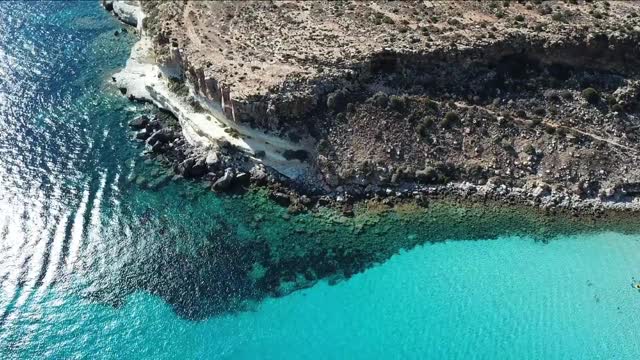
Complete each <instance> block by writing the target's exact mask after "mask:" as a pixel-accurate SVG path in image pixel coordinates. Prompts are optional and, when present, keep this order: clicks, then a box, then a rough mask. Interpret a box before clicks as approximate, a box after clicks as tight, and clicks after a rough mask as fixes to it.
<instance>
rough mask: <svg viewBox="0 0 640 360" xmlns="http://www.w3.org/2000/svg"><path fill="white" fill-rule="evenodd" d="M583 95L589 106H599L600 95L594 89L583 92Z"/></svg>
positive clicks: (590, 88) (589, 88)
mask: <svg viewBox="0 0 640 360" xmlns="http://www.w3.org/2000/svg"><path fill="white" fill-rule="evenodd" d="M581 95H582V97H583V98H584V99H585V100H587V102H588V103H589V104H597V103H598V102H599V101H600V93H599V92H598V90H596V89H594V88H592V87H588V88H586V89H584V90H582V93H581Z"/></svg>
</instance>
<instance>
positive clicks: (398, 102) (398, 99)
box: [389, 95, 407, 112]
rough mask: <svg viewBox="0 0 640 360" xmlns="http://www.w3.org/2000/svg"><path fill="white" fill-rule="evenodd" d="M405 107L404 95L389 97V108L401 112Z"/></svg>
mask: <svg viewBox="0 0 640 360" xmlns="http://www.w3.org/2000/svg"><path fill="white" fill-rule="evenodd" d="M406 106H407V97H406V96H404V95H400V96H399V95H391V96H389V107H390V108H392V109H393V110H396V111H400V112H401V111H403V110H404V108H405V107H406Z"/></svg>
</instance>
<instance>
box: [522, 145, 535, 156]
mask: <svg viewBox="0 0 640 360" xmlns="http://www.w3.org/2000/svg"><path fill="white" fill-rule="evenodd" d="M523 150H524V153H525V154H527V155H533V154H535V153H536V148H534V147H533V145H531V144H527V145H525V147H524V149H523Z"/></svg>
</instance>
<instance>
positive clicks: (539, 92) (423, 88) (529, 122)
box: [103, 1, 640, 217]
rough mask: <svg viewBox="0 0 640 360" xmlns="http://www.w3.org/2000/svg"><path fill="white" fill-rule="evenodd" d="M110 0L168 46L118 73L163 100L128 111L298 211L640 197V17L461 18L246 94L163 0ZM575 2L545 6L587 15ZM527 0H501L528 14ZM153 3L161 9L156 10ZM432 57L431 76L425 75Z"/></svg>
mask: <svg viewBox="0 0 640 360" xmlns="http://www.w3.org/2000/svg"><path fill="white" fill-rule="evenodd" d="M505 3H507V2H505ZM531 3H532V4H534V3H536V2H531ZM545 3H550V2H546V1H544V2H540V4H535V6H536V8H535V9H534V8H533V5H531V4H529V5H531V7H532V9H533V10H531V9H529V10H531V11H537V10H538V9H544V8H543V6H544V5H545ZM103 4H104V5H105V8H106V9H108V10H112V11H114V13H115V14H116V15H117V17H118V18H119V19H121V20H123V21H124V22H126V23H128V24H130V25H133V26H137V27H138V29H139V31H140V32H141V36H142V40H141V42H147V46H148V47H147V48H145V49H144V51H148V52H154V53H155V57H153V59H152V60H150V61H153V62H156V64H155V65H157V68H153V69H152V71H154V72H151V74H148V76H147V77H146V78H144V79H143V80H141V79H140V78H141V76H140V73H136V72H135V71H134V72H130V73H129V74H134V75H135V76H131V75H129V76H127V69H125V70H124V71H123V73H124V75H123V74H122V73H121V74H116V75H114V81H115V83H116V85H117V86H118V87H119V88H120V89H121V92H122V93H123V95H125V96H128V97H129V98H130V99H131V100H132V101H150V102H152V103H154V104H156V105H158V106H159V107H160V108H161V109H163V111H164V113H161V114H160V115H156V114H148V115H143V116H140V117H138V118H136V119H133V120H132V121H131V122H130V124H129V126H130V127H131V129H132V130H134V131H135V138H136V139H138V140H139V141H144V143H145V152H146V154H147V155H148V156H149V157H150V158H153V159H156V160H157V161H159V162H160V163H162V164H164V165H165V166H167V167H169V168H171V169H173V171H174V173H175V176H174V178H175V179H177V178H188V179H198V180H199V181H202V182H203V184H206V185H207V186H208V187H210V188H211V190H212V191H216V192H237V191H246V190H248V189H250V188H253V187H260V188H265V189H267V190H268V192H269V197H270V198H271V199H272V200H273V201H275V202H276V203H278V204H280V205H282V206H285V207H287V208H288V210H289V212H290V213H300V212H306V211H317V210H318V209H321V208H323V207H333V208H337V209H340V211H341V212H342V214H343V215H345V216H354V208H355V207H357V206H358V204H361V203H363V202H364V203H366V202H370V201H371V202H376V203H378V202H379V203H382V204H384V205H385V206H389V207H393V206H395V205H396V204H403V203H408V202H410V203H415V204H417V205H419V206H422V207H428V206H429V203H430V202H432V201H439V200H443V199H447V200H453V201H463V202H471V203H486V204H493V205H495V204H505V205H514V206H527V207H533V208H539V209H540V210H541V211H542V212H543V213H547V214H548V213H556V212H562V213H570V214H575V215H587V216H594V217H602V216H607V214H610V213H634V212H637V211H638V210H640V201H639V200H640V198H638V197H637V196H638V195H640V170H638V169H640V166H638V165H640V158H639V157H638V155H639V154H640V150H639V149H638V147H637V145H638V141H637V140H636V139H637V138H636V134H635V132H636V130H639V129H640V126H638V125H636V124H640V121H639V120H638V118H637V117H636V115H637V108H636V105H637V104H636V103H637V101H638V94H640V86H639V85H638V84H639V82H638V80H636V78H637V75H636V72H635V71H636V70H635V69H633V66H632V65H633V63H632V62H629V61H626V60H624V59H626V58H628V57H629V56H633V54H635V52H637V49H636V50H634V49H635V48H637V46H635V45H634V44H637V39H639V38H640V37H639V36H638V32H637V29H636V28H635V27H634V26H636V25H635V24H636V23H635V22H633V23H631V24H632V25H629V26H631V27H632V30H629V31H628V32H624V33H620V32H608V30H606V29H604V30H603V31H602V32H601V33H599V34H595V35H594V34H593V33H592V32H590V31H589V30H588V29H586V30H585V29H583V28H581V27H579V26H578V25H579V24H580V22H579V21H576V22H577V23H578V25H575V26H574V25H567V23H564V22H563V26H564V29H565V31H564V33H561V34H560V35H558V34H554V35H553V36H551V35H549V34H550V33H551V31H550V30H551V29H550V30H547V32H542V33H536V34H534V35H531V34H530V33H528V32H527V31H520V30H522V26H517V24H516V25H513V24H511V26H512V27H513V28H515V29H518V30H519V31H510V32H508V33H507V35H505V36H503V37H502V38H499V39H494V40H490V41H487V42H488V43H487V42H485V43H482V44H480V43H478V42H476V43H472V45H474V46H468V47H465V46H463V44H466V43H465V41H466V42H469V41H471V40H468V39H467V40H464V41H462V40H461V41H459V42H458V46H457V47H455V48H451V47H448V46H447V44H448V43H446V41H445V40H446V39H447V36H453V34H449V33H446V34H445V35H447V36H445V35H441V36H436V35H431V36H432V37H433V38H437V39H438V41H442V44H440V43H439V42H433V43H434V44H436V45H431V46H429V50H428V51H427V50H425V51H424V52H422V53H420V52H416V51H414V50H411V51H409V50H406V51H403V50H401V48H398V49H391V50H389V49H385V50H383V51H382V52H376V53H369V54H365V55H367V56H365V57H364V60H363V59H362V58H360V57H358V56H354V57H351V58H350V61H351V62H352V64H349V66H344V65H343V66H341V67H339V68H338V67H335V66H326V67H325V68H328V69H329V70H335V71H322V72H321V73H322V74H321V75H319V74H318V73H315V72H314V73H313V74H309V75H308V76H310V77H311V79H312V80H310V81H302V80H301V79H302V78H301V76H300V75H299V74H289V75H290V76H289V77H288V78H286V80H284V81H283V82H281V85H280V86H277V87H270V88H269V90H268V91H266V90H265V89H262V88H258V90H256V91H254V92H253V93H251V92H250V91H249V90H247V89H246V88H242V87H240V89H238V92H237V93H236V92H234V93H233V94H241V95H234V96H232V95H231V94H232V92H231V88H227V87H225V86H223V85H219V84H222V82H221V81H214V80H215V79H214V78H210V77H207V76H205V72H204V71H203V68H200V67H198V65H197V61H193V62H189V61H188V60H186V59H188V58H189V57H188V56H187V55H185V53H187V50H188V47H189V44H184V45H183V46H184V48H183V47H181V44H180V41H183V39H180V37H179V35H177V34H175V33H172V34H173V35H174V36H175V38H173V39H171V38H169V39H167V37H166V35H167V34H166V33H163V31H164V30H166V29H167V28H170V29H173V30H175V28H174V27H172V26H169V25H167V26H168V27H167V28H164V30H163V26H162V25H158V21H157V20H158V19H162V18H163V16H164V15H162V14H158V13H157V11H155V10H154V9H155V8H154V6H155V7H157V8H162V6H163V5H159V4H153V2H146V3H143V5H142V8H143V9H141V8H140V7H139V4H138V3H137V2H131V1H113V2H110V1H103ZM284 4H287V2H284V3H278V4H276V5H275V6H283V5H284ZM547 5H548V4H547ZM565 5H566V6H568V8H564V9H560V10H558V9H553V8H552V7H550V9H551V11H552V13H549V14H545V15H544V16H546V15H549V16H551V17H552V16H553V13H556V12H560V13H562V14H565V15H567V14H568V13H567V11H569V10H571V11H573V13H571V14H572V15H571V16H573V17H574V18H575V19H578V18H579V17H580V16H582V15H583V14H582V12H583V11H582V10H580V9H578V10H576V9H573V8H572V7H571V5H570V4H568V5H567V4H565ZM565 5H562V6H565ZM164 6H165V7H167V8H169V7H170V5H164ZM185 6H186V5H185ZM216 6H218V5H216ZM500 6H501V7H502V6H504V5H500ZM520 6H522V7H523V10H519V9H518V7H520ZM526 6H528V5H526V4H525V2H522V3H517V4H515V5H512V6H511V7H510V9H507V8H503V9H502V11H504V12H505V13H508V14H510V15H509V16H514V18H516V20H514V21H515V22H516V23H518V22H520V21H519V20H517V19H519V18H518V15H517V14H519V11H520V12H522V11H524V10H525V9H528V8H527V7H526ZM584 6H587V5H584ZM572 9H573V10H572ZM143 10H144V11H145V12H143ZM150 10H151V11H152V12H153V11H155V12H156V13H154V14H153V15H152V16H154V17H155V18H154V19H152V20H150V25H145V24H146V22H147V19H146V18H145V17H144V16H145V15H144V14H145V13H149V11H150ZM164 10H166V9H164ZM182 10H184V9H183V8H173V9H169V10H166V11H182ZM622 10H624V9H622ZM622 10H621V9H617V10H616V9H613V10H610V12H611V15H610V16H612V17H613V16H614V15H615V14H616V11H619V12H620V11H622ZM159 11H160V12H162V11H163V9H160V10H159ZM291 11H293V12H290V13H291V14H293V13H295V11H296V10H295V9H294V10H291ZM402 11H405V10H404V9H402V8H401V7H400V11H399V12H392V14H398V13H399V14H402ZM491 11H493V13H494V14H495V11H494V10H491ZM510 11H514V13H513V14H516V15H512V14H511V13H509V12H510ZM554 11H555V12H554ZM563 11H564V12H563ZM538 13H540V11H538ZM190 15H191V16H192V17H197V15H194V14H191V13H190ZM146 16H147V17H148V16H150V15H149V14H147V15H146ZM567 16H569V15H567ZM132 18H134V19H135V21H133V20H131V19H132ZM230 19H234V17H232V18H230ZM383 19H384V18H383ZM229 21H233V20H229ZM474 21H475V23H474ZM553 21H556V20H553ZM629 21H635V20H634V19H630V20H629ZM449 22H450V21H447V24H448V25H446V26H449V27H454V28H455V27H461V29H462V30H463V31H464V30H465V29H467V28H465V27H464V26H461V25H460V24H459V23H458V24H453V22H451V24H449ZM467 22H468V23H469V24H470V25H469V26H471V25H478V24H483V22H478V21H476V20H473V19H471V20H468V21H467V20H465V21H463V23H465V24H466V23H467ZM406 26H408V27H409V28H411V26H412V23H411V22H408V23H407V24H406ZM496 26H497V25H496ZM534 26H535V25H534ZM553 26H556V25H555V24H554V25H553ZM553 26H552V25H549V28H553ZM619 26H627V24H626V23H625V24H623V25H619ZM532 27H533V26H532ZM566 28H569V30H566ZM434 29H435V28H430V30H429V32H430V33H431V32H433V31H434ZM525 29H528V27H526V26H525ZM467 30H468V29H467ZM405 32H406V31H405ZM405 32H401V34H405ZM567 33H569V34H570V35H571V37H569V36H567V35H566V34H567ZM602 33H604V34H605V35H602ZM563 35H564V36H565V37H564V38H563V37H562V36H563ZM603 36H604V38H603ZM559 39H560V40H559ZM192 40H193V39H192ZM165 41H168V43H165ZM406 41H407V44H412V43H413V40H411V39H410V38H408V39H406ZM474 41H477V39H475V40H474ZM167 44H169V47H170V49H169V50H168V51H167V50H166V46H167ZM550 44H553V45H554V46H555V48H554V47H553V46H550ZM634 46H635V47H634ZM576 49H578V50H576ZM363 51H364V50H363ZM576 51H578V52H579V55H578V56H576V55H575V53H576ZM634 51H635V52H634ZM625 52H628V54H627V55H625ZM134 53H135V52H134ZM134 53H132V58H134V56H135V54H134ZM138 55H140V54H138ZM146 55H148V54H146ZM192 56H193V57H196V56H195V55H192ZM567 56H571V58H568V57H567ZM134 60H135V59H134ZM138 60H139V59H138ZM319 63H321V62H320V61H317V62H316V63H315V65H314V66H316V67H315V68H318V66H317V65H318V64H319ZM427 63H428V64H429V65H427ZM194 64H195V65H194ZM138 65H139V64H138ZM145 66H146V65H145ZM127 67H128V68H131V67H132V66H129V64H128V66H127ZM138 68H140V69H142V70H141V71H142V72H145V71H146V72H148V71H149V70H148V69H149V68H148V67H143V66H139V67H138ZM336 69H338V70H340V71H338V70H336ZM316 70H317V69H316ZM429 71H432V74H433V76H428V78H424V77H422V78H420V79H419V80H420V81H416V80H415V79H412V78H413V77H415V76H416V74H419V73H423V72H427V73H429ZM436 74H438V76H436ZM374 75H375V76H374ZM372 78H375V79H373V80H372ZM132 79H133V80H132ZM150 79H153V80H152V82H149V80H150ZM445 79H448V80H445ZM249 83H250V81H249ZM141 84H142V85H141ZM150 84H151V85H152V86H150ZM214 85H215V86H214ZM496 89H497V90H496ZM163 91H166V92H163ZM261 91H262V92H264V93H261ZM245 92H247V93H248V94H250V95H247V96H244V97H243V95H242V94H244V93H245ZM169 93H170V94H172V95H167V94H169ZM251 94H253V95H251ZM256 94H261V95H259V96H258V95H256ZM439 94H440V95H439ZM174 95H175V96H174ZM266 98H268V99H269V101H268V102H266V103H265V100H264V99H266ZM291 99H293V100H291ZM185 109H186V110H185ZM263 110H264V111H263ZM166 112H169V113H171V114H173V115H175V117H173V116H169V115H167V113H166ZM190 114H191V115H193V114H195V116H199V117H202V121H200V122H198V121H191V120H189V118H190V116H191V115H190ZM283 114H286V116H284V115H283ZM211 119H213V120H211ZM216 121H217V122H219V126H218V125H216V127H213V126H211V125H210V123H215V122H216ZM202 124H205V125H202ZM310 124H313V125H310Z"/></svg>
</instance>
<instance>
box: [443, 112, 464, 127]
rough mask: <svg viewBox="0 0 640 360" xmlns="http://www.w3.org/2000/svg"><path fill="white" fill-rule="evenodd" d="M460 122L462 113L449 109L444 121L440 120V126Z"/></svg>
mask: <svg viewBox="0 0 640 360" xmlns="http://www.w3.org/2000/svg"><path fill="white" fill-rule="evenodd" d="M458 122H460V115H458V114H456V113H455V112H453V111H449V112H447V113H446V114H445V115H444V118H443V119H442V121H440V126H441V127H443V128H450V127H452V126H453V125H456V124H457V123H458Z"/></svg>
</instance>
